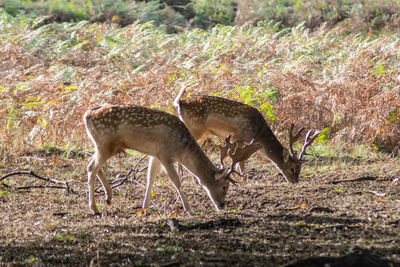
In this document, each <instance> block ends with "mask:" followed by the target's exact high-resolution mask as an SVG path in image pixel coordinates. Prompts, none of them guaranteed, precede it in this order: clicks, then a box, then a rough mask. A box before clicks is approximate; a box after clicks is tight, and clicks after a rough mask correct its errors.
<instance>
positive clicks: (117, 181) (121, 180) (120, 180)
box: [94, 155, 147, 193]
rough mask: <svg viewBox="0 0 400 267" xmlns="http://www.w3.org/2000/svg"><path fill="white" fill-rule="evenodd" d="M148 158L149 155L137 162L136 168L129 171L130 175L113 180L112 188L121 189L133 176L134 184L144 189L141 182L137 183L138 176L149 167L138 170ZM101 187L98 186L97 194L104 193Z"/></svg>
mask: <svg viewBox="0 0 400 267" xmlns="http://www.w3.org/2000/svg"><path fill="white" fill-rule="evenodd" d="M146 157H147V155H146V156H144V157H142V158H141V159H139V160H138V161H137V162H136V164H135V166H134V167H133V168H131V169H130V170H129V172H128V174H126V175H124V176H123V177H122V178H117V179H114V180H112V181H111V182H110V185H111V188H116V187H119V186H121V185H123V184H124V183H125V182H126V181H128V180H129V177H130V176H131V175H133V179H132V181H133V182H135V183H136V184H138V185H141V186H142V187H144V185H142V184H141V183H140V182H138V181H137V178H136V174H138V173H141V172H142V171H144V170H146V169H147V166H146V167H144V168H142V169H139V170H138V169H137V167H138V165H139V164H140V163H141V162H142V161H143V160H144V159H145V158H146ZM101 187H102V186H101V185H100V186H98V187H97V188H96V189H95V190H94V191H95V192H96V193H100V192H103V190H101Z"/></svg>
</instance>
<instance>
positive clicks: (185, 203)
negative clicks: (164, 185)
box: [163, 162, 191, 214]
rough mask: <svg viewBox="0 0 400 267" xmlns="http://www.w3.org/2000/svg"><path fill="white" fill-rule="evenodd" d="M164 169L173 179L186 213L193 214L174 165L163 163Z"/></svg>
mask: <svg viewBox="0 0 400 267" xmlns="http://www.w3.org/2000/svg"><path fill="white" fill-rule="evenodd" d="M163 165H164V168H165V170H166V171H167V173H168V176H169V178H170V179H171V181H172V183H173V184H174V187H175V189H176V191H178V194H179V197H180V198H181V201H182V204H183V208H184V209H185V211H187V212H189V213H190V214H191V208H190V205H189V203H188V201H187V199H186V197H185V194H184V193H183V192H182V190H181V181H180V179H179V176H178V174H177V172H176V170H175V168H174V165H173V163H170V162H163Z"/></svg>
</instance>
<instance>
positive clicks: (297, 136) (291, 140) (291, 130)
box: [289, 124, 304, 157]
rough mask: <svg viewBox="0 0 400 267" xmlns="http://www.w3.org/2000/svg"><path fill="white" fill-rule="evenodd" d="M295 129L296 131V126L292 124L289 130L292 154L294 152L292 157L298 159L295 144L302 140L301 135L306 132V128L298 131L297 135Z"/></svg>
mask: <svg viewBox="0 0 400 267" xmlns="http://www.w3.org/2000/svg"><path fill="white" fill-rule="evenodd" d="M293 129H294V124H292V125H291V126H290V129H289V148H290V152H292V155H293V156H294V157H296V155H297V153H296V151H295V150H294V149H293V144H294V143H296V142H297V141H298V140H299V139H300V135H301V133H302V132H303V131H304V127H301V128H300V129H299V130H297V133H296V134H295V135H293Z"/></svg>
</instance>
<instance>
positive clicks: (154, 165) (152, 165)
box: [143, 157, 161, 209]
mask: <svg viewBox="0 0 400 267" xmlns="http://www.w3.org/2000/svg"><path fill="white" fill-rule="evenodd" d="M160 168H161V162H160V160H159V159H158V158H155V157H150V159H149V166H148V171H147V184H146V193H145V196H144V201H143V209H148V208H149V206H150V198H151V190H152V188H153V183H154V179H155V177H156V175H157V173H159V172H160Z"/></svg>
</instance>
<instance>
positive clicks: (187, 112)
mask: <svg viewBox="0 0 400 267" xmlns="http://www.w3.org/2000/svg"><path fill="white" fill-rule="evenodd" d="M184 91H185V88H183V89H182V90H181V91H180V92H179V94H178V96H177V97H176V98H175V100H174V106H175V107H176V108H177V110H178V114H179V117H180V118H181V120H182V121H183V122H184V123H185V124H186V126H187V127H188V129H189V130H190V132H191V133H192V135H193V137H194V138H196V140H197V141H198V142H199V144H202V142H203V141H204V140H205V139H206V138H207V137H208V136H209V135H217V136H220V137H225V136H227V135H232V139H234V140H240V141H250V140H252V139H254V143H259V144H260V145H261V146H262V148H263V150H264V153H265V155H266V156H267V157H268V158H269V159H270V160H271V161H272V162H273V163H274V164H275V166H276V167H277V168H278V170H279V171H280V172H281V173H282V174H283V176H284V177H285V179H286V180H287V181H288V182H291V183H297V182H298V180H299V174H300V170H301V162H302V157H303V155H305V154H306V153H305V150H306V148H307V147H308V146H310V145H311V143H312V142H313V141H314V140H315V139H316V138H317V137H318V135H319V134H320V131H315V132H314V134H313V135H311V134H312V131H311V130H310V131H308V133H307V134H306V139H305V142H304V145H303V148H302V150H301V153H300V155H299V156H298V157H297V154H296V152H295V150H294V149H293V144H294V143H295V142H296V141H297V140H298V139H299V138H300V136H301V133H302V131H303V130H304V128H301V129H300V130H299V131H298V132H297V133H296V134H295V135H293V126H292V127H291V128H290V130H289V138H290V140H289V141H290V142H289V147H290V152H291V154H290V153H289V151H288V150H287V149H286V148H285V147H283V145H282V144H281V143H280V142H279V140H278V139H277V138H276V136H275V135H274V133H273V132H272V131H271V129H270V128H269V126H268V124H267V122H266V121H265V119H264V117H263V116H262V115H261V113H260V112H259V111H258V110H257V109H256V108H253V107H251V106H249V105H246V104H243V103H239V102H236V101H232V100H228V99H225V98H221V97H213V96H194V97H192V98H191V99H185V100H181V97H182V95H183V94H184ZM228 141H229V140H227V143H226V144H227V145H226V146H228V147H227V148H221V164H222V163H223V160H224V158H225V156H226V155H227V151H228V149H229V143H228ZM239 164H240V172H241V173H243V170H244V161H240V162H239Z"/></svg>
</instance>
